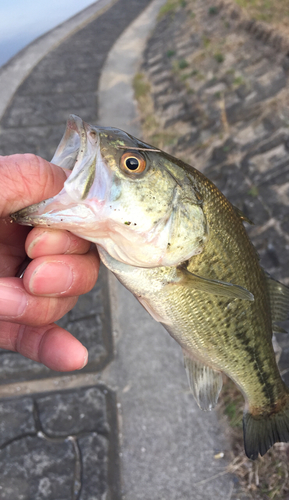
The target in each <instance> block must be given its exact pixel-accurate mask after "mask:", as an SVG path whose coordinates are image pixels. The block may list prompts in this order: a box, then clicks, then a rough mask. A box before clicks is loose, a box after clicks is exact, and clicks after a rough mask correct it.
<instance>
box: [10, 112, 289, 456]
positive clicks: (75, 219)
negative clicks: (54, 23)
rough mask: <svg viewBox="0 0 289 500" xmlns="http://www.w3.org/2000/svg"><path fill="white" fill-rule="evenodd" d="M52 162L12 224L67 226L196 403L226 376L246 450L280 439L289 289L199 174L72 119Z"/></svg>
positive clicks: (215, 393)
mask: <svg viewBox="0 0 289 500" xmlns="http://www.w3.org/2000/svg"><path fill="white" fill-rule="evenodd" d="M51 161H52V163H54V164H56V165H59V166H60V167H63V168H68V169H69V170H71V174H70V175H69V177H68V178H67V180H66V181H65V183H64V186H63V189H62V190H61V191H60V193H59V194H57V195H56V196H54V197H52V198H50V199H47V200H44V201H42V202H40V203H37V204H35V205H31V206H29V207H26V208H23V209H21V210H20V211H18V212H16V213H14V214H12V215H11V218H12V220H13V221H15V222H17V223H19V224H24V225H31V226H39V227H51V228H57V229H65V230H68V231H71V232H72V233H74V234H75V235H77V236H80V237H82V238H84V239H87V240H89V241H91V242H93V243H95V244H96V246H97V249H98V252H99V255H100V258H101V260H102V262H103V263H104V265H105V266H106V267H107V268H108V269H110V270H111V271H112V272H113V273H114V275H115V276H116V277H117V278H118V280H119V281H120V282H121V283H122V284H123V285H124V286H125V287H126V288H127V289H128V290H130V291H131V292H132V293H133V295H134V296H135V297H136V298H137V300H138V301H139V302H140V303H141V304H142V305H143V307H144V308H145V309H146V310H147V311H148V312H149V314H150V315H151V316H152V317H153V318H154V319H155V320H156V321H157V322H159V323H161V324H162V325H163V326H164V328H165V329H166V330H167V331H168V333H169V334H170V335H171V336H172V337H173V338H174V339H175V340H176V341H177V342H178V343H179V345H180V346H181V348H182V350H183V354H184V364H185V369H186V372H187V375H188V381H189V385H190V388H191V391H192V393H193V396H194V398H195V400H196V402H197V404H198V405H199V407H200V408H201V409H203V410H212V408H214V407H215V405H216V403H217V401H218V397H219V394H220V391H221V389H222V385H223V374H225V375H226V376H228V377H229V378H230V379H231V380H233V382H234V383H235V384H236V385H237V386H238V388H239V389H240V391H241V392H242V394H243V396H244V399H245V407H244V414H243V430H244V447H245V453H246V455H247V456H248V457H249V458H250V459H252V460H255V459H256V458H257V457H258V455H259V454H260V455H261V456H263V455H264V454H265V453H266V452H267V451H268V449H269V448H270V447H271V446H272V445H273V444H274V443H275V442H288V441H289V390H288V388H287V387H286V385H285V383H284V381H283V380H282V378H281V376H280V373H279V369H278V366H277V363H276V357H275V353H274V349H273V345H272V335H273V332H278V331H284V330H282V327H281V326H280V322H282V321H284V320H285V319H287V315H288V310H289V288H288V287H286V286H285V285H283V284H282V283H280V282H278V281H275V280H274V279H273V278H272V277H271V276H269V275H268V274H266V272H265V271H264V270H263V268H262V267H261V266H260V262H259V256H258V254H257V252H256V250H255V248H254V246H253V244H252V243H251V241H250V239H249V238H248V235H247V232H246V229H245V227H244V222H249V223H250V222H251V221H250V220H249V219H248V218H247V217H246V215H244V214H243V213H242V212H241V211H240V210H239V209H238V208H236V207H234V206H233V205H232V204H231V203H230V202H229V201H228V200H227V198H226V197H225V196H224V195H223V194H222V193H221V192H220V191H219V189H218V188H217V187H216V186H215V185H214V184H213V183H212V182H211V181H210V180H209V179H208V178H207V177H205V175H204V174H203V173H201V172H199V171H198V170H196V169H195V168H194V167H192V166H190V165H188V164H186V163H184V162H183V161H181V160H179V159H177V158H175V157H173V156H171V155H169V154H168V153H166V152H163V151H161V150H159V149H157V148H155V147H153V146H150V145H149V144H146V143H145V142H143V141H141V140H139V139H136V138H135V137H133V136H132V135H130V134H128V133H126V132H124V131H122V130H119V129H116V128H112V127H98V126H92V125H89V124H88V123H85V122H84V121H83V120H82V119H81V118H79V117H77V116H75V115H71V116H70V117H69V119H68V122H67V127H66V130H65V133H64V136H63V138H62V139H61V141H60V144H59V146H58V148H57V150H56V152H55V154H54V157H53V158H52V160H51Z"/></svg>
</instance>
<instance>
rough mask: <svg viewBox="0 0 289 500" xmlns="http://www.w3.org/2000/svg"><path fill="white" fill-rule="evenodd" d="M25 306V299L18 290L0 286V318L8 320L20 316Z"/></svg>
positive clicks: (22, 293)
mask: <svg viewBox="0 0 289 500" xmlns="http://www.w3.org/2000/svg"><path fill="white" fill-rule="evenodd" d="M26 306H27V297H26V294H25V292H23V291H22V290H21V289H20V288H14V287H12V286H9V285H3V284H2V283H1V285H0V316H2V317H3V316H6V317H8V318H12V317H14V318H15V317H17V316H21V315H22V314H23V313H24V311H25V309H26Z"/></svg>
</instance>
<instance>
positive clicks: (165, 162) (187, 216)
mask: <svg viewBox="0 0 289 500" xmlns="http://www.w3.org/2000/svg"><path fill="white" fill-rule="evenodd" d="M51 161H52V163H54V164H56V165H59V166H61V167H64V168H68V169H70V170H72V172H71V174H70V176H69V177H68V178H67V180H66V181H65V183H64V186H63V189H62V190H61V191H60V193H59V194H57V195H56V196H54V197H53V198H50V199H47V200H44V201H42V202H40V203H37V204H35V205H31V206H30V207H27V208H24V209H22V210H20V211H18V212H16V213H15V214H12V216H11V217H12V219H13V220H14V221H16V222H18V223H20V224H24V225H32V226H44V227H51V228H58V229H66V230H69V231H71V232H72V233H74V234H76V235H78V236H80V237H82V238H84V239H87V240H89V241H91V242H94V243H96V244H97V245H99V246H101V247H102V248H103V249H104V250H105V251H106V252H108V253H109V254H110V255H111V257H113V258H115V259H117V260H118V261H121V262H123V263H125V264H129V265H133V266H138V267H157V266H172V265H178V264H179V263H181V262H183V261H185V260H187V259H189V258H190V257H191V256H192V255H196V254H198V253H200V252H201V251H202V249H203V246H204V243H205V240H206V237H207V223H206V218H205V215H204V212H203V208H202V200H201V198H200V195H199V193H198V192H197V191H196V189H195V188H194V186H193V185H192V181H191V179H190V178H189V176H188V174H187V172H186V169H184V168H181V167H180V165H179V164H178V163H176V162H177V161H178V160H175V159H174V158H173V157H170V156H169V155H167V154H166V153H163V152H162V151H160V150H156V149H154V148H153V147H151V146H149V145H148V144H146V143H144V142H142V141H140V140H138V139H136V138H135V137H133V136H131V135H129V134H127V133H126V132H124V131H122V130H119V129H115V128H110V127H94V126H91V125H89V124H87V123H85V122H83V121H82V120H81V118H79V117H77V116H74V115H71V116H70V118H69V120H68V122H67V127H66V131H65V134H64V136H63V138H62V140H61V142H60V144H59V146H58V148H57V150H56V152H55V155H54V157H53V158H52V160H51Z"/></svg>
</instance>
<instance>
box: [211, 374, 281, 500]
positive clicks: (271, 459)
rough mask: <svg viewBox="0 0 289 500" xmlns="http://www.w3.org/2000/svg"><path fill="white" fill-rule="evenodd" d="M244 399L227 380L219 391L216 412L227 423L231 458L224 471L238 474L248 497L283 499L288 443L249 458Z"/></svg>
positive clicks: (259, 499) (255, 498)
mask: <svg viewBox="0 0 289 500" xmlns="http://www.w3.org/2000/svg"><path fill="white" fill-rule="evenodd" d="M243 407H244V398H243V396H242V395H241V393H240V391H239V390H238V389H237V387H236V386H235V384H234V383H233V382H232V381H231V380H229V379H227V380H226V382H225V384H224V387H223V390H222V392H221V394H220V402H219V405H218V412H219V413H220V416H221V418H224V417H223V416H224V415H225V418H226V420H227V423H228V424H229V426H230V437H231V444H232V448H233V458H232V460H231V463H230V464H229V466H228V469H227V471H228V473H230V472H231V473H234V474H236V475H237V476H238V479H239V483H240V486H241V487H242V489H243V490H244V491H245V492H246V493H247V494H249V498H251V499H252V500H268V499H275V500H285V499H286V500H287V499H288V496H287V495H288V493H289V477H288V457H289V444H287V443H277V444H275V445H274V446H273V448H271V449H270V450H269V451H268V452H267V453H266V455H264V457H259V458H258V459H257V460H255V461H254V462H253V461H252V460H249V459H248V458H247V457H246V455H245V453H244V447H243V425H242V417H243Z"/></svg>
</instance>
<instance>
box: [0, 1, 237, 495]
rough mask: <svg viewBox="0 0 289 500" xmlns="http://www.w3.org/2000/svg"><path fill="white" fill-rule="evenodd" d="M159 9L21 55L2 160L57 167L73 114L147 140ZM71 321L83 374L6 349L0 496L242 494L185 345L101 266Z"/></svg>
mask: <svg viewBox="0 0 289 500" xmlns="http://www.w3.org/2000/svg"><path fill="white" fill-rule="evenodd" d="M161 3H162V2H161V1H160V0H157V1H155V2H153V3H152V5H150V6H149V7H148V9H149V10H148V11H145V12H144V15H141V17H140V18H138V16H139V15H140V14H141V12H142V11H143V10H144V9H145V7H146V6H147V5H148V4H149V2H148V1H146V0H118V1H116V2H113V3H109V2H105V9H104V10H103V11H100V12H97V5H98V4H96V5H95V6H94V7H92V9H93V12H92V11H89V12H86V14H88V15H85V16H84V17H81V18H80V23H79V25H78V24H77V22H76V23H75V22H74V24H73V26H72V28H71V29H70V27H71V24H69V26H70V27H69V29H67V25H66V23H64V25H63V26H62V28H61V30H64V32H65V36H64V38H63V31H61V33H62V34H61V36H60V38H57V39H56V41H55V43H54V42H53V33H55V34H56V35H57V37H58V35H59V29H58V28H57V29H56V30H55V31H52V32H51V33H50V34H49V39H48V41H47V45H45V43H44V44H43V38H42V39H40V40H39V44H40V45H41V51H42V52H41V60H39V53H40V52H39V51H38V48H39V47H38V42H34V44H33V51H35V57H34V59H33V57H32V56H31V52H29V48H28V49H27V51H28V52H26V51H24V53H23V54H22V55H23V57H24V58H25V57H27V53H28V55H29V58H28V59H29V64H30V66H29V71H30V73H29V75H27V74H24V75H23V74H22V75H21V76H19V74H16V73H15V75H14V76H15V79H14V81H13V87H12V88H13V90H14V89H16V88H17V78H18V83H20V86H19V87H18V89H17V91H16V92H15V94H13V96H10V98H9V99H10V101H9V102H10V104H9V105H8V107H7V109H6V110H5V112H4V113H3V117H2V120H1V123H0V125H1V129H0V153H1V154H12V153H16V152H22V153H23V152H32V153H36V154H39V155H41V156H43V157H45V158H47V159H50V158H51V157H52V155H53V152H54V150H55V147H56V146H57V144H58V142H59V140H60V138H61V136H62V134H63V130H64V126H65V121H66V119H67V116H68V114H70V113H76V114H79V115H80V116H81V117H82V118H83V119H85V120H87V121H88V122H91V123H97V122H99V120H100V118H101V120H102V123H103V124H110V125H115V126H119V127H121V128H124V129H126V130H128V131H132V132H133V133H137V134H138V133H139V131H140V128H139V127H140V126H139V123H138V120H137V114H136V111H135V108H134V107H133V106H132V104H133V99H132V91H131V87H130V85H131V80H132V76H133V73H134V71H135V69H136V64H137V61H138V60H139V57H140V54H141V52H142V50H143V47H144V40H145V37H146V36H147V34H148V32H149V29H150V26H152V24H153V22H154V19H155V16H156V13H157V8H158V7H159V5H161ZM103 6H104V5H103ZM90 15H91V16H92V17H89V16H90ZM134 20H135V21H134ZM68 23H70V21H69V22H68ZM83 23H84V25H83ZM131 23H132V24H131ZM78 28H79V29H78ZM69 30H70V31H69ZM124 30H125V31H124ZM21 57H22V56H21V55H19V56H16V59H13V60H12V62H11V63H10V65H11V67H12V68H14V67H15V64H16V63H17V65H18V66H21ZM115 61H117V62H118V63H119V62H120V61H121V62H123V64H120V65H119V64H118V65H117V66H116V64H115ZM34 63H35V65H34ZM10 65H9V64H8V65H7V66H6V68H4V69H5V71H6V73H5V74H6V75H7V74H9V68H10ZM7 72H8V73H7ZM11 74H12V73H10V75H11ZM0 78H1V73H0ZM22 80H23V81H22ZM99 82H100V83H99ZM98 87H99V92H98V91H97V89H98ZM110 92H112V93H113V98H114V100H112V98H111V93H110ZM116 92H117V93H118V99H116V100H115V95H116ZM0 95H1V82H0ZM9 99H8V98H7V97H6V104H7V103H8V100H9ZM112 102H113V106H111V103H112ZM120 117H121V119H120ZM60 323H61V325H63V326H64V327H65V328H68V329H69V330H70V331H71V332H72V333H73V334H74V335H75V336H76V337H77V338H79V339H80V340H81V341H82V342H83V343H84V344H85V345H86V346H87V347H88V349H89V363H88V365H87V367H86V368H85V370H83V372H82V373H77V374H70V375H64V374H57V373H55V372H52V371H50V370H48V369H46V368H44V367H42V366H41V365H39V364H37V363H34V362H32V361H29V360H26V359H24V358H22V357H21V356H19V355H18V354H15V353H7V352H6V351H2V352H1V353H0V360H1V366H0V384H1V385H0V397H2V399H0V412H1V424H0V463H1V470H2V472H1V481H0V488H1V489H0V497H1V499H3V500H8V499H9V500H12V499H13V500H14V499H15V498H19V499H22V500H30V499H31V498H33V499H36V500H42V499H48V500H67V499H69V500H70V499H72V500H96V499H97V500H98V499H99V500H100V499H103V498H111V499H112V500H116V499H120V498H123V499H125V500H186V499H187V500H191V499H194V500H201V499H202V500H211V499H212V498H214V499H216V500H218V499H220V500H221V499H226V498H228V499H229V498H233V497H232V492H233V487H234V484H233V479H232V477H231V476H228V475H226V474H224V472H225V467H226V464H227V460H226V458H225V459H223V460H222V459H221V460H217V459H215V458H214V455H215V454H216V453H218V452H220V451H224V452H225V455H226V452H227V450H228V449H229V445H228V443H227V442H226V440H225V437H224V435H223V432H222V428H221V427H220V424H219V423H218V421H217V417H216V414H215V413H213V412H212V413H203V412H201V411H200V410H199V409H198V408H197V407H196V405H195V403H194V401H193V399H192V396H191V395H190V393H189V391H188V387H187V381H186V378H185V373H184V368H183V361H182V356H181V351H180V348H179V347H178V345H177V344H176V343H175V342H174V341H173V340H172V339H171V338H170V337H169V336H168V335H167V333H166V332H165V331H164V330H163V329H162V328H161V327H160V325H158V324H157V323H155V322H154V321H153V320H152V319H151V318H150V317H149V316H148V314H147V313H146V312H145V311H144V310H143V309H142V307H141V306H140V305H139V304H138V303H137V302H136V300H135V299H134V298H133V297H132V296H131V295H130V294H129V293H128V292H127V291H126V290H125V289H124V288H122V287H121V286H120V285H119V284H118V282H116V280H115V279H114V278H113V277H112V276H109V275H108V273H107V271H106V270H105V269H104V268H102V270H101V275H100V279H99V281H98V284H97V286H96V287H95V289H94V290H93V291H92V292H91V293H90V294H87V295H86V296H84V297H82V298H81V299H80V300H79V302H78V304H77V306H76V307H75V308H74V309H73V310H72V311H71V312H70V313H69V314H68V315H67V316H66V317H65V318H63V320H61V322H60ZM236 498H237V497H236Z"/></svg>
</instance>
